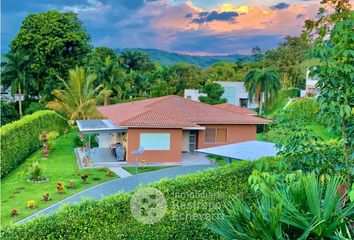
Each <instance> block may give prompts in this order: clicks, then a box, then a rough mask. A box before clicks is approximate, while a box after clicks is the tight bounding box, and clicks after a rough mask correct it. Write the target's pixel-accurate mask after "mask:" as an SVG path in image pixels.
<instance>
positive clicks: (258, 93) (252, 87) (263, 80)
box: [244, 69, 280, 114]
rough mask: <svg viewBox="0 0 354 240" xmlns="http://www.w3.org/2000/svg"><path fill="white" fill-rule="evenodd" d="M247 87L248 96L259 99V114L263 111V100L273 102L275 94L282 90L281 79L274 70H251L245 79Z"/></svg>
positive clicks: (266, 102) (268, 102)
mask: <svg viewBox="0 0 354 240" xmlns="http://www.w3.org/2000/svg"><path fill="white" fill-rule="evenodd" d="M244 82H245V88H246V90H247V91H248V98H249V99H250V100H252V99H253V98H254V97H256V99H257V100H258V105H259V114H261V113H262V105H263V101H264V103H265V104H271V102H272V100H273V98H274V96H275V95H276V93H277V92H278V91H279V90H280V79H279V76H278V73H277V72H276V71H274V70H265V69H262V70H259V69H256V70H251V71H250V72H248V73H247V75H246V76H245V79H244Z"/></svg>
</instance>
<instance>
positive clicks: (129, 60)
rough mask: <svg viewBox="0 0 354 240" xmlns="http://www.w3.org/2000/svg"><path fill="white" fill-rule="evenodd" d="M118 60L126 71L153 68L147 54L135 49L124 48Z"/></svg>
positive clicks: (142, 70)
mask: <svg viewBox="0 0 354 240" xmlns="http://www.w3.org/2000/svg"><path fill="white" fill-rule="evenodd" d="M119 61H120V63H121V65H122V67H123V68H125V69H126V70H127V71H128V72H131V71H140V72H146V71H151V70H154V69H155V65H154V64H153V63H152V62H151V61H150V58H149V55H147V54H146V53H144V52H140V51H135V50H125V51H123V52H122V53H121V55H120V57H119Z"/></svg>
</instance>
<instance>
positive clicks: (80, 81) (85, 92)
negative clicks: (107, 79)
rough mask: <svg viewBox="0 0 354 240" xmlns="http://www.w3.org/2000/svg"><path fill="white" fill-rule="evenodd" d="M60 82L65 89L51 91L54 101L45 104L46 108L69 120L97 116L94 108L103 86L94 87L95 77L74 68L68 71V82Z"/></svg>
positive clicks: (82, 69)
mask: <svg viewBox="0 0 354 240" xmlns="http://www.w3.org/2000/svg"><path fill="white" fill-rule="evenodd" d="M60 80H61V81H62V82H63V85H64V86H65V89H64V90H54V91H53V95H54V98H55V99H54V100H53V101H50V102H49V103H48V104H47V108H50V109H53V110H56V111H58V112H61V113H64V114H66V115H67V116H68V118H69V119H70V120H77V119H90V118H92V117H95V116H98V113H97V111H96V107H97V102H98V99H99V98H100V97H101V94H102V92H101V90H102V88H103V86H102V85H99V86H97V87H94V81H95V80H96V75H93V74H86V72H85V70H84V68H82V67H80V68H79V67H76V69H71V70H69V81H67V82H66V81H64V80H63V79H60Z"/></svg>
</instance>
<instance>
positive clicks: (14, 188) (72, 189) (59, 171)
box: [1, 132, 117, 227]
mask: <svg viewBox="0 0 354 240" xmlns="http://www.w3.org/2000/svg"><path fill="white" fill-rule="evenodd" d="M76 134H77V133H76V132H72V133H69V134H68V135H67V136H66V137H64V136H63V137H59V138H58V139H57V140H55V142H54V143H53V150H52V152H50V154H49V156H48V159H46V160H42V150H38V151H36V152H35V153H33V154H32V155H31V156H30V157H29V158H28V159H26V161H25V162H24V163H23V164H21V165H20V166H18V167H17V168H16V169H15V170H14V171H13V172H11V173H10V174H9V175H8V176H6V177H5V178H3V179H2V180H1V195H2V198H1V225H2V227H3V226H4V225H8V224H12V223H15V222H17V221H19V220H21V219H23V218H25V217H27V216H29V215H32V214H34V213H36V212H37V211H40V210H41V209H44V208H46V207H48V206H50V205H52V204H54V203H56V202H58V201H60V200H62V199H64V198H67V197H69V196H70V195H72V194H74V193H76V192H79V191H82V190H83V189H86V188H89V187H91V186H93V185H97V184H99V183H102V182H106V181H109V180H111V179H114V178H117V176H116V175H115V174H113V175H112V176H108V175H107V173H108V169H106V168H98V169H97V168H96V169H89V170H79V168H78V166H77V162H76V157H75V153H74V148H73V138H74V136H75V135H76ZM34 161H38V162H39V163H40V165H41V167H43V176H45V177H47V178H49V181H48V182H43V183H34V182H27V178H28V177H29V175H28V174H27V172H26V170H27V167H28V165H29V164H30V163H33V162H34ZM85 174H88V175H89V176H88V178H87V180H86V182H85V183H84V181H83V179H82V176H83V175H85ZM59 182H60V183H63V184H64V189H63V191H62V192H61V193H58V190H57V184H58V183H59ZM47 193H49V199H50V201H45V200H44V196H43V195H44V194H47ZM30 200H34V201H35V203H36V208H33V209H30V208H27V202H28V201H30ZM14 208H15V209H16V210H17V215H16V216H15V217H12V216H11V211H12V210H13V209H14Z"/></svg>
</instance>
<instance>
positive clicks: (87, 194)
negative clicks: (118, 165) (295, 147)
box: [17, 165, 217, 223]
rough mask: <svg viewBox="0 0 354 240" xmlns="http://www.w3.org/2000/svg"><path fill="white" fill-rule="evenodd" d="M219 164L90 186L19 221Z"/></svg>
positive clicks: (189, 167) (172, 170) (166, 169)
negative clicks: (66, 205) (68, 205)
mask: <svg viewBox="0 0 354 240" xmlns="http://www.w3.org/2000/svg"><path fill="white" fill-rule="evenodd" d="M214 167H217V165H194V166H181V167H171V168H165V169H161V170H157V171H152V172H146V173H141V174H137V175H132V176H129V177H125V178H119V179H114V180H111V181H108V182H105V183H101V184H99V185H96V186H93V187H91V188H88V189H86V190H84V191H81V192H78V193H76V194H74V195H72V196H70V197H68V198H66V199H64V200H62V201H59V202H57V203H55V204H53V205H52V206H49V207H48V208H45V209H43V210H41V211H39V212H37V213H35V214H33V215H31V216H29V217H27V218H24V219H22V220H20V221H18V222H17V223H23V222H27V221H28V220H30V219H33V218H35V217H38V216H39V215H46V214H52V213H54V212H56V211H57V210H58V208H59V207H60V206H62V205H63V204H75V203H79V202H81V201H82V200H83V199H94V200H99V199H102V198H103V197H106V196H109V195H112V194H116V193H119V192H130V191H133V190H134V189H135V188H136V187H137V186H139V185H142V184H147V183H152V182H156V181H159V180H161V179H162V178H171V179H172V178H175V177H177V176H181V175H186V174H190V173H195V172H198V171H203V170H205V169H207V168H214Z"/></svg>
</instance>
